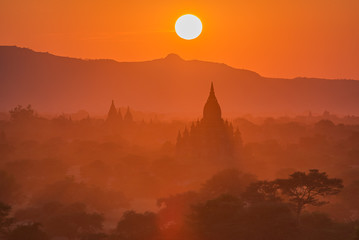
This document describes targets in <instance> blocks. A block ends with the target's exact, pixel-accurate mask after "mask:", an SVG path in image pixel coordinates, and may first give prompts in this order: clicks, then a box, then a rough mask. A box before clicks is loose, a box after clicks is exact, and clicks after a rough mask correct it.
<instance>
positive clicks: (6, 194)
mask: <svg viewBox="0 0 359 240" xmlns="http://www.w3.org/2000/svg"><path fill="white" fill-rule="evenodd" d="M19 198H20V186H19V184H18V183H17V182H16V181H15V178H14V177H13V176H12V175H10V174H8V173H7V172H5V171H2V170H0V202H6V203H12V202H16V201H19Z"/></svg>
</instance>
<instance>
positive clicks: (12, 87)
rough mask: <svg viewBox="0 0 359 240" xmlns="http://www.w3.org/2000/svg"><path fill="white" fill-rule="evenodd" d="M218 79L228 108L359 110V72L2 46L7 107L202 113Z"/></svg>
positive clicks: (0, 78) (2, 104) (3, 106)
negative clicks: (84, 55) (270, 69)
mask: <svg viewBox="0 0 359 240" xmlns="http://www.w3.org/2000/svg"><path fill="white" fill-rule="evenodd" d="M212 81H213V82H214V84H215V89H216V94H217V96H218V99H219V102H220V104H221V107H222V108H223V110H224V113H233V114H245V113H251V114H291V113H302V112H304V111H313V112H323V111H324V110H329V111H331V112H335V113H339V114H359V108H358V107H357V106H355V102H358V101H359V81H357V80H352V79H323V78H307V77H296V78H291V79H285V78H267V77H262V76H261V75H260V74H258V73H256V72H253V71H250V70H246V69H237V68H233V67H231V66H228V65H226V64H224V63H215V62H207V61H200V60H184V59H182V58H181V57H180V56H179V55H177V54H174V53H170V54H168V55H167V56H166V57H164V58H160V59H154V60H149V61H141V62H118V61H116V60H112V59H80V58H71V57H63V56H56V55H53V54H51V53H43V52H36V51H33V50H31V49H28V48H19V47H16V46H0V84H1V86H2V87H1V89H0V95H1V96H0V100H1V101H0V110H1V111H5V110H9V109H10V108H12V107H14V106H16V105H17V104H23V105H25V104H33V105H34V107H35V108H36V109H38V110H39V111H46V112H69V111H76V110H78V109H86V110H88V111H90V112H96V113H105V112H107V110H108V107H109V104H110V101H111V100H112V99H114V100H115V102H116V103H117V105H118V106H125V105H129V106H132V107H134V108H137V109H140V110H144V111H157V112H162V113H174V114H176V113H190V114H194V115H197V116H199V115H201V110H202V107H203V104H204V102H205V100H206V97H207V94H208V91H209V85H210V82H212ZM298 91H301V92H302V94H300V92H298Z"/></svg>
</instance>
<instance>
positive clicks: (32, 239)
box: [7, 223, 50, 240]
mask: <svg viewBox="0 0 359 240" xmlns="http://www.w3.org/2000/svg"><path fill="white" fill-rule="evenodd" d="M7 239H8V240H24V239H26V240H48V239H50V238H49V237H48V236H47V234H46V233H45V232H44V231H43V230H42V229H41V224H40V223H29V224H23V225H19V226H17V227H16V228H15V229H14V230H13V231H11V233H10V234H9V236H8V238H7Z"/></svg>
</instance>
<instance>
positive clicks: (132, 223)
mask: <svg viewBox="0 0 359 240" xmlns="http://www.w3.org/2000/svg"><path fill="white" fill-rule="evenodd" d="M159 232H160V228H159V226H158V224H157V215H156V214H155V213H152V212H145V213H136V212H134V211H127V212H125V213H124V214H123V216H122V218H121V220H120V221H119V222H118V224H117V228H116V231H115V235H116V236H117V238H118V239H121V240H122V239H123V240H143V239H146V240H151V239H154V238H156V236H158V234H159Z"/></svg>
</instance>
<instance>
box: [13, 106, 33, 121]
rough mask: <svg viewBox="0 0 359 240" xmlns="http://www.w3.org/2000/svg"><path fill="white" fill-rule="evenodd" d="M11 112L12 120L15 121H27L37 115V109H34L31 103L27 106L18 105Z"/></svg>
mask: <svg viewBox="0 0 359 240" xmlns="http://www.w3.org/2000/svg"><path fill="white" fill-rule="evenodd" d="M9 113H10V117H11V120H13V121H26V120H30V119H33V118H34V117H35V111H34V109H32V107H31V105H28V106H27V107H26V108H25V107H23V106H21V105H18V106H16V107H15V108H14V109H12V110H10V111H9Z"/></svg>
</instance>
